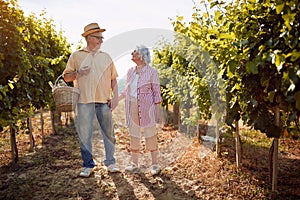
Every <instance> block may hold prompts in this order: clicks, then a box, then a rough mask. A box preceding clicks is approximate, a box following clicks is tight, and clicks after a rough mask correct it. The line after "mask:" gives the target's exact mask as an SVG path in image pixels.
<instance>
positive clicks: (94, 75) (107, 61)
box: [63, 48, 118, 103]
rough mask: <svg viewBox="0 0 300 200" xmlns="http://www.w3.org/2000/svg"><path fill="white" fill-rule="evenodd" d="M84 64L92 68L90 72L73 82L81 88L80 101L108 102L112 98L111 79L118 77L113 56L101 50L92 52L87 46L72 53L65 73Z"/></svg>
mask: <svg viewBox="0 0 300 200" xmlns="http://www.w3.org/2000/svg"><path fill="white" fill-rule="evenodd" d="M84 66H88V67H90V68H91V70H90V73H89V74H87V75H83V76H81V77H80V78H78V79H76V80H74V82H73V83H74V87H77V88H79V90H80V96H79V101H78V103H106V102H107V101H108V100H109V99H111V94H112V89H111V81H112V80H114V79H116V78H117V77H118V73H117V71H116V68H115V66H114V63H113V61H112V59H111V57H110V56H109V55H108V54H107V53H105V52H102V51H100V50H98V51H97V52H96V53H95V54H91V53H90V52H89V51H88V50H87V49H86V48H83V49H80V50H78V51H75V52H74V53H73V54H71V56H70V58H69V60H68V62H67V66H66V69H65V70H64V72H63V74H66V73H69V72H74V71H78V70H79V69H80V67H84Z"/></svg>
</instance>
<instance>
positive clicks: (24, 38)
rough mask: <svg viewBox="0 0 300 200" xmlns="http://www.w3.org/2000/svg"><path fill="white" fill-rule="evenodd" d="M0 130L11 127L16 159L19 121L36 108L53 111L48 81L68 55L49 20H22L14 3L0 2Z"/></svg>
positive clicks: (0, 0)
mask: <svg viewBox="0 0 300 200" xmlns="http://www.w3.org/2000/svg"><path fill="white" fill-rule="evenodd" d="M0 6H1V18H0V29H1V30H0V35H1V37H0V45H1V48H0V72H1V77H0V100H1V101H0V130H3V128H4V127H7V126H10V132H11V144H12V158H13V162H16V161H17V159H18V152H17V146H16V142H15V132H16V131H17V130H18V122H19V121H23V120H24V119H26V118H28V117H30V115H31V114H32V113H33V111H35V110H36V109H39V108H42V107H46V106H49V108H50V109H52V110H54V102H53V98H52V89H51V87H50V86H49V83H48V82H49V81H51V82H54V80H55V77H57V76H58V75H59V74H61V73H62V71H63V69H64V66H65V64H66V60H67V58H68V56H69V54H70V52H71V50H70V45H69V44H68V43H67V42H66V39H65V37H63V35H62V32H59V33H57V32H56V31H55V26H54V25H53V21H52V20H48V19H46V18H45V17H44V14H45V13H42V14H41V15H40V17H41V19H38V18H37V17H36V16H35V15H34V14H32V15H30V16H29V17H25V16H24V13H23V11H22V10H21V9H20V8H19V6H18V4H17V2H16V1H14V0H12V1H8V2H7V1H3V0H0Z"/></svg>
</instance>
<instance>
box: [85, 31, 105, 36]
mask: <svg viewBox="0 0 300 200" xmlns="http://www.w3.org/2000/svg"><path fill="white" fill-rule="evenodd" d="M104 31H106V29H93V30H88V31H86V32H84V33H82V34H81V35H82V36H83V37H85V36H87V35H90V34H92V33H97V32H104Z"/></svg>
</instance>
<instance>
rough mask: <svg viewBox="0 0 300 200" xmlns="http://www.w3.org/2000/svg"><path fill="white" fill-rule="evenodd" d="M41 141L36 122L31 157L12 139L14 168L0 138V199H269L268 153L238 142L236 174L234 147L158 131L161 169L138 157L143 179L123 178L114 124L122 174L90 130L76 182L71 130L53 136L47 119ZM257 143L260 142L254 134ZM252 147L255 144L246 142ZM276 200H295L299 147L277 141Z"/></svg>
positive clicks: (228, 140) (123, 141) (122, 150)
mask: <svg viewBox="0 0 300 200" xmlns="http://www.w3.org/2000/svg"><path fill="white" fill-rule="evenodd" d="M44 117H45V127H44V135H41V130H40V128H39V127H40V124H39V119H38V117H37V118H36V120H35V121H34V127H35V129H34V137H35V142H36V147H35V151H34V152H28V147H29V139H28V135H26V134H24V133H23V134H19V135H18V149H19V162H18V163H17V164H15V165H12V164H10V161H11V158H10V146H9V133H7V132H3V133H0V138H1V139H0V142H1V143H0V145H1V148H0V159H1V161H0V199H6V200H8V199H18V200H19V199H112V200H117V199H122V200H127V199H128V200H129V199H133V200H138V199H147V200H152V199H161V200H169V199H171V200H172V199H174V200H177V199H178V200H185V199H186V200H188V199H191V200H193V199H213V200H215V199H270V197H271V192H270V191H271V185H270V183H269V169H268V165H269V164H268V154H269V149H267V148H262V147H260V146H257V145H255V143H249V142H247V141H248V139H249V138H244V140H243V141H244V143H243V158H242V167H241V169H240V170H237V169H236V167H235V161H234V160H235V150H234V148H235V144H234V139H233V138H232V137H230V136H229V137H224V139H223V143H222V148H221V151H222V156H221V157H217V156H216V155H215V153H214V151H213V147H212V146H211V145H207V144H206V143H204V142H201V141H198V140H197V139H190V138H187V137H186V136H185V135H184V134H182V133H179V132H178V131H177V130H174V129H173V128H172V127H161V128H160V129H159V133H158V138H159V148H160V163H161V166H162V167H163V170H162V171H161V173H160V174H158V175H155V176H151V175H150V173H149V172H148V168H149V166H150V157H149V153H147V152H144V151H143V152H142V154H141V164H142V168H143V172H142V173H139V174H131V173H125V172H124V168H125V166H126V165H127V164H128V163H129V160H130V153H129V138H128V134H127V131H126V129H125V128H124V124H122V122H121V121H122V120H118V121H116V129H115V130H116V131H115V133H116V136H117V145H116V158H117V162H118V165H119V166H120V168H121V170H122V172H121V173H109V172H108V171H107V169H106V168H105V167H104V165H103V163H102V160H103V158H104V157H103V156H104V152H103V146H102V145H103V144H102V142H101V134H100V132H97V131H95V138H96V139H95V140H96V142H95V143H94V150H95V159H96V160H97V161H98V163H97V166H96V168H95V171H94V173H93V174H92V176H91V177H89V178H81V177H79V176H78V173H79V172H80V170H81V157H80V151H79V145H78V139H77V135H76V131H75V128H74V126H73V125H72V124H69V125H68V126H66V125H65V126H63V127H62V128H61V129H60V131H59V133H58V134H56V135H54V134H52V129H51V125H50V117H49V113H45V115H44ZM260 137H265V136H264V135H260ZM252 139H253V140H255V138H252ZM280 146H281V147H282V148H281V149H283V150H281V151H280V152H279V171H278V194H277V199H293V200H294V199H300V189H299V185H300V170H299V169H300V148H299V147H300V142H299V140H292V139H280Z"/></svg>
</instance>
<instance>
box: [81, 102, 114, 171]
mask: <svg viewBox="0 0 300 200" xmlns="http://www.w3.org/2000/svg"><path fill="white" fill-rule="evenodd" d="M95 114H96V116H97V120H98V123H99V125H100V130H101V133H102V135H103V141H104V148H105V160H104V164H105V165H106V166H109V165H111V164H115V163H116V160H115V158H114V153H115V144H116V139H115V135H114V130H113V122H112V113H111V109H110V107H109V106H108V104H107V103H89V104H78V117H77V119H78V121H77V132H78V136H79V144H80V151H81V157H82V160H83V167H89V168H93V167H94V166H95V162H94V160H93V153H92V152H93V149H92V135H93V121H94V116H95Z"/></svg>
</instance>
